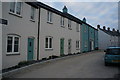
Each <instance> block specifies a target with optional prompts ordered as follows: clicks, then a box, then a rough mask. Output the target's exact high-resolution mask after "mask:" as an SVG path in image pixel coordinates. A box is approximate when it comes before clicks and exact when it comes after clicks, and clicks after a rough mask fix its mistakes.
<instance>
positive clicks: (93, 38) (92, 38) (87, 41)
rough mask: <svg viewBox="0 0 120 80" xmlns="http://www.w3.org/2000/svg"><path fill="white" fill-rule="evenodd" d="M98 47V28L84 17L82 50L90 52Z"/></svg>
mask: <svg viewBox="0 0 120 80" xmlns="http://www.w3.org/2000/svg"><path fill="white" fill-rule="evenodd" d="M95 49H98V30H97V29H95V28H94V27H92V26H91V25H89V24H88V23H86V19H85V18H84V19H83V23H82V26H81V51H82V52H88V51H92V50H95Z"/></svg>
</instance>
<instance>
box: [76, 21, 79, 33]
mask: <svg viewBox="0 0 120 80" xmlns="http://www.w3.org/2000/svg"><path fill="white" fill-rule="evenodd" d="M76 31H77V32H80V24H78V23H76Z"/></svg>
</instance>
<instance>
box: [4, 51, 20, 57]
mask: <svg viewBox="0 0 120 80" xmlns="http://www.w3.org/2000/svg"><path fill="white" fill-rule="evenodd" d="M12 55H20V53H19V52H18V53H7V54H6V56H12Z"/></svg>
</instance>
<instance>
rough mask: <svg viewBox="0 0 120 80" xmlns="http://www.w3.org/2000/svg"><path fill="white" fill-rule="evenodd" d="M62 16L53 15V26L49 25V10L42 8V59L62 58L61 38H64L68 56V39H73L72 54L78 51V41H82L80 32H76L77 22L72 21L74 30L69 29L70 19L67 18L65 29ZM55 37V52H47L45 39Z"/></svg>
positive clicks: (65, 50) (65, 51)
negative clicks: (53, 56) (61, 23)
mask: <svg viewBox="0 0 120 80" xmlns="http://www.w3.org/2000/svg"><path fill="white" fill-rule="evenodd" d="M60 18H61V16H60V15H57V14H55V13H53V24H49V23H47V10H45V9H43V8H41V24H40V59H41V58H44V57H49V56H51V55H57V56H60V38H64V53H65V54H68V39H72V50H71V52H72V53H75V52H80V50H76V40H80V32H76V22H74V21H72V30H69V29H68V19H66V18H65V22H64V23H65V28H63V27H61V25H60ZM46 36H52V37H53V50H45V37H46Z"/></svg>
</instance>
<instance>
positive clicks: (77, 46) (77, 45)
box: [76, 41, 80, 49]
mask: <svg viewBox="0 0 120 80" xmlns="http://www.w3.org/2000/svg"><path fill="white" fill-rule="evenodd" d="M76 49H80V41H76Z"/></svg>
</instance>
